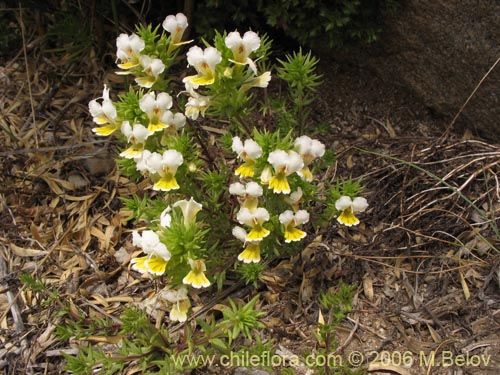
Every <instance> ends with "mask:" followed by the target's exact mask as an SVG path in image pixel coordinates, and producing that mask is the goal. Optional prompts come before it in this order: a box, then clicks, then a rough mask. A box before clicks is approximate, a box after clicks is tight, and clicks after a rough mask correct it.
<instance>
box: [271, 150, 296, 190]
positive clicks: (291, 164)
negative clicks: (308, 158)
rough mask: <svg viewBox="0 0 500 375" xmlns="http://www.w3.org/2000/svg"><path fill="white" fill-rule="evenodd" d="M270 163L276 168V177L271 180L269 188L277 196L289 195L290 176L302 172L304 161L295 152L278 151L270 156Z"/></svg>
mask: <svg viewBox="0 0 500 375" xmlns="http://www.w3.org/2000/svg"><path fill="white" fill-rule="evenodd" d="M267 161H268V163H269V164H271V165H272V166H273V168H274V175H273V176H272V177H271V178H270V180H269V188H270V189H273V191H274V192H275V193H277V194H281V193H283V194H289V193H290V191H291V189H290V184H289V183H288V178H287V177H288V176H290V175H291V174H292V173H295V172H298V171H300V170H301V169H302V168H303V167H304V161H303V160H302V158H301V157H300V155H299V154H297V153H296V152H295V151H288V152H287V151H283V150H276V151H273V152H271V153H270V154H269V157H268V159H267Z"/></svg>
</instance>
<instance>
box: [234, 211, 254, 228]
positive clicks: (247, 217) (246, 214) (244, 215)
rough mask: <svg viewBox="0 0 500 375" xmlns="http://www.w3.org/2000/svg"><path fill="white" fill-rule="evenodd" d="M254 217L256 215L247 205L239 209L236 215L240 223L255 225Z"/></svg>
mask: <svg viewBox="0 0 500 375" xmlns="http://www.w3.org/2000/svg"><path fill="white" fill-rule="evenodd" d="M253 219H254V215H253V214H252V213H251V212H250V210H249V209H248V208H246V207H243V208H242V209H241V210H239V211H238V214H237V215H236V220H238V222H239V223H240V224H245V225H250V226H253V225H254V222H253Z"/></svg>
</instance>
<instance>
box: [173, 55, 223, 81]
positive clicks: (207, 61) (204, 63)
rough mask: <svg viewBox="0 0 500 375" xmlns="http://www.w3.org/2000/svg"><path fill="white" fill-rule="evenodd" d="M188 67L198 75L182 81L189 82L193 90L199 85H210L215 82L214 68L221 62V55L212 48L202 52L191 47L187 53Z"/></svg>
mask: <svg viewBox="0 0 500 375" xmlns="http://www.w3.org/2000/svg"><path fill="white" fill-rule="evenodd" d="M186 56H187V60H188V66H192V67H194V68H195V69H196V72H197V73H198V74H196V75H193V76H188V77H186V78H184V79H183V80H182V81H183V82H184V83H186V82H189V83H190V84H191V85H192V86H193V88H197V87H198V86H200V85H202V86H203V85H211V84H212V83H214V82H215V78H216V77H215V66H216V65H217V64H219V63H220V62H221V61H222V55H221V54H220V52H219V51H217V49H215V48H214V47H207V48H205V50H202V49H201V48H200V47H198V46H193V47H191V48H190V49H189V51H188V53H187V55H186Z"/></svg>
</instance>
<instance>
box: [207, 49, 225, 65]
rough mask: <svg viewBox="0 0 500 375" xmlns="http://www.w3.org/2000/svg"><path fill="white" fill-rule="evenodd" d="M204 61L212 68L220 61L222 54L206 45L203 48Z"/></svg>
mask: <svg viewBox="0 0 500 375" xmlns="http://www.w3.org/2000/svg"><path fill="white" fill-rule="evenodd" d="M205 61H206V62H207V64H208V66H209V67H210V68H211V69H212V70H213V69H214V68H215V65H217V64H218V63H220V62H221V61H222V56H221V54H220V52H219V51H217V49H216V48H214V47H208V48H206V49H205Z"/></svg>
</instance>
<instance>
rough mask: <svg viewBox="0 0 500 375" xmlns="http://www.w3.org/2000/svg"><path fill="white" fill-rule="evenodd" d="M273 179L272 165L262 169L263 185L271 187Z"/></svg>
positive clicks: (261, 179) (261, 181)
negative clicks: (270, 183) (270, 182)
mask: <svg viewBox="0 0 500 375" xmlns="http://www.w3.org/2000/svg"><path fill="white" fill-rule="evenodd" d="M271 177H273V168H272V167H271V166H270V165H267V166H265V167H264V169H262V173H261V174H260V183H261V184H262V185H269V181H271Z"/></svg>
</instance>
